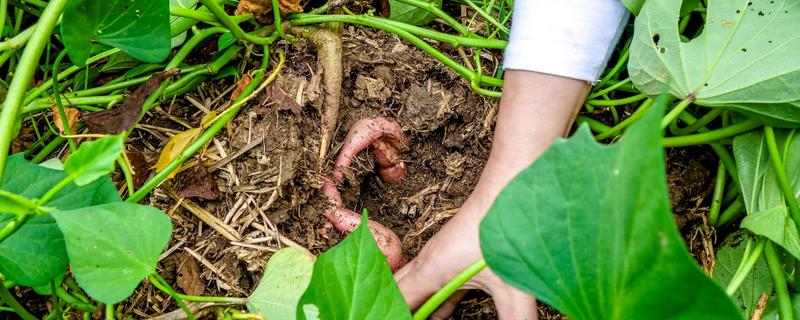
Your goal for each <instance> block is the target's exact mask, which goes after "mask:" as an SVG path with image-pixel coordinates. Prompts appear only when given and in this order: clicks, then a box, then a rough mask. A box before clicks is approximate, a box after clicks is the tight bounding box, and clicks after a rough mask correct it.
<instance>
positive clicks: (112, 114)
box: [83, 68, 180, 134]
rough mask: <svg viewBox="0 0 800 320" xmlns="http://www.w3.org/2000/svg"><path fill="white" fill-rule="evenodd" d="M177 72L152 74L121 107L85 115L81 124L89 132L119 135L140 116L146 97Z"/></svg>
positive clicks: (173, 69) (174, 70)
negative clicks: (83, 124)
mask: <svg viewBox="0 0 800 320" xmlns="http://www.w3.org/2000/svg"><path fill="white" fill-rule="evenodd" d="M179 70H180V69H178V68H172V69H170V70H167V71H164V72H160V73H154V74H153V75H152V76H151V77H150V79H148V80H147V81H146V82H145V83H142V84H141V85H139V86H138V87H136V90H133V92H132V93H131V94H129V95H128V98H127V99H125V102H123V103H122V104H121V105H119V106H117V107H116V108H113V109H111V110H105V111H100V112H95V113H90V114H87V115H85V116H84V117H83V122H84V123H86V127H87V128H89V132H90V133H98V134H119V133H121V132H123V131H126V130H128V129H130V128H131V127H133V125H134V124H135V123H136V120H138V119H139V116H141V115H142V105H143V104H144V101H145V99H147V96H149V95H150V94H151V93H153V92H154V91H156V90H157V89H158V88H159V87H160V86H161V82H163V81H164V79H167V78H169V77H170V76H172V75H174V74H176V73H178V71H179Z"/></svg>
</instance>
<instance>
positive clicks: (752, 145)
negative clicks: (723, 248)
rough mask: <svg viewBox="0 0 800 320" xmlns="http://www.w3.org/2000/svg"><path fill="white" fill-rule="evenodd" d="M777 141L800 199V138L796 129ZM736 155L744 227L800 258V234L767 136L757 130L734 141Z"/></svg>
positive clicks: (778, 133)
mask: <svg viewBox="0 0 800 320" xmlns="http://www.w3.org/2000/svg"><path fill="white" fill-rule="evenodd" d="M775 140H776V142H777V145H778V149H779V150H778V152H779V153H781V158H782V161H783V162H784V167H785V169H786V174H787V177H788V178H789V183H790V184H791V185H792V189H793V191H794V193H795V197H796V198H797V197H798V196H800V139H795V133H794V131H793V130H776V131H775ZM733 154H734V157H735V158H736V166H737V169H738V171H739V181H740V184H741V190H742V197H743V198H744V203H745V208H746V209H747V217H745V218H744V219H743V220H742V223H741V227H742V228H746V229H748V230H750V231H752V232H753V233H755V234H758V235H762V236H765V237H767V238H768V239H770V240H772V241H773V242H775V243H777V244H778V245H780V246H781V247H783V248H784V249H786V251H788V252H789V253H791V254H792V255H793V256H795V257H798V258H800V233H799V232H798V230H797V227H796V225H795V223H794V221H793V220H792V218H791V217H790V215H789V208H788V207H787V206H786V203H785V201H784V198H783V194H782V193H781V190H780V186H779V185H778V178H777V176H776V173H775V168H774V167H773V165H772V163H771V162H770V160H769V158H770V157H769V151H768V150H767V141H766V137H765V135H764V133H763V132H761V131H754V132H750V133H746V134H743V135H739V136H737V137H736V138H734V139H733Z"/></svg>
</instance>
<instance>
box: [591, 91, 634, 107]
mask: <svg viewBox="0 0 800 320" xmlns="http://www.w3.org/2000/svg"><path fill="white" fill-rule="evenodd" d="M646 98H647V95H646V94H644V93H640V94H637V95H635V96H630V97H627V98H623V99H617V100H589V101H586V103H588V104H590V105H593V106H621V105H626V104H631V103H634V102H637V101H641V100H644V99H646Z"/></svg>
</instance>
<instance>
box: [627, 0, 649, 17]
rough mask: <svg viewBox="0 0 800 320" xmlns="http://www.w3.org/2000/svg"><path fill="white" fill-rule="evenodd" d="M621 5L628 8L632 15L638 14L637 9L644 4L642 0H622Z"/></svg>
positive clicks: (639, 9)
mask: <svg viewBox="0 0 800 320" xmlns="http://www.w3.org/2000/svg"><path fill="white" fill-rule="evenodd" d="M622 5H624V6H625V8H628V11H630V12H631V13H633V14H634V15H637V14H639V11H641V10H642V5H644V0H622Z"/></svg>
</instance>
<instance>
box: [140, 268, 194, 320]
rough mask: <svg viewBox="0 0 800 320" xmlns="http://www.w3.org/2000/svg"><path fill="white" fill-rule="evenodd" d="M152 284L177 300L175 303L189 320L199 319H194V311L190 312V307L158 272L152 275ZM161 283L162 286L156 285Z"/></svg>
mask: <svg viewBox="0 0 800 320" xmlns="http://www.w3.org/2000/svg"><path fill="white" fill-rule="evenodd" d="M150 282H151V283H152V284H153V286H155V287H156V288H158V289H159V290H161V291H164V292H165V293H167V294H169V295H170V296H172V299H175V302H176V303H177V304H178V306H180V307H181V309H182V310H183V312H184V313H186V317H188V318H189V320H197V318H195V317H194V314H193V313H192V310H189V307H187V306H186V303H185V302H183V299H181V297H180V296H179V295H178V294H177V293H175V290H172V287H170V286H169V283H167V280H164V278H162V277H161V275H160V274H158V272H155V273H153V274H152V275H150ZM159 282H160V283H161V285H160V286H158V285H156V283H159Z"/></svg>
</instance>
